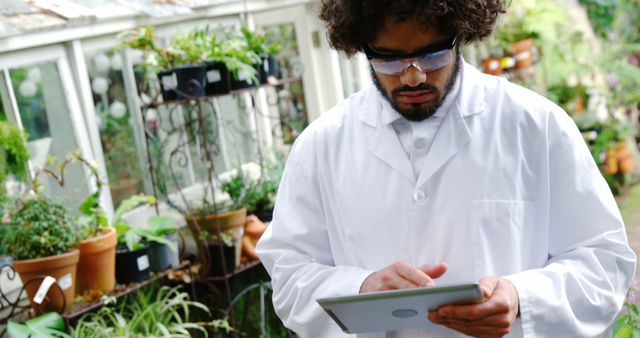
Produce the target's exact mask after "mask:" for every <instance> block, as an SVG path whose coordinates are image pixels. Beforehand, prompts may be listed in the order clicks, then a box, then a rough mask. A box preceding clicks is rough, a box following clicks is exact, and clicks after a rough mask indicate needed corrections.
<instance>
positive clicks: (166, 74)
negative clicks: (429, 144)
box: [120, 27, 205, 101]
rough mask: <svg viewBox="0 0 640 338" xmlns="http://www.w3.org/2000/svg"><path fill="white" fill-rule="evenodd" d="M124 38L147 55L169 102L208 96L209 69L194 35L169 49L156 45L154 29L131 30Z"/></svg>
mask: <svg viewBox="0 0 640 338" xmlns="http://www.w3.org/2000/svg"><path fill="white" fill-rule="evenodd" d="M120 38H121V39H122V41H123V43H124V45H125V46H128V47H130V48H134V49H139V50H142V51H143V52H145V53H146V55H147V61H146V66H147V68H149V69H151V70H153V72H154V73H157V75H158V79H159V80H160V90H161V92H162V97H163V99H164V100H165V101H173V100H178V99H189V98H194V97H201V96H204V95H205V67H204V65H203V64H202V59H201V58H200V56H201V55H200V54H199V49H198V48H197V46H194V45H193V41H192V39H191V37H190V36H188V35H187V36H181V37H177V38H175V39H174V41H173V43H172V44H171V45H170V46H169V47H167V48H160V47H159V46H158V45H157V44H156V37H155V34H154V32H153V28H152V27H144V28H138V29H135V30H132V31H127V32H125V33H123V34H121V35H120Z"/></svg>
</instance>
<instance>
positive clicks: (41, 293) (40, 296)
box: [33, 276, 56, 304]
mask: <svg viewBox="0 0 640 338" xmlns="http://www.w3.org/2000/svg"><path fill="white" fill-rule="evenodd" d="M55 282H56V279H55V278H53V277H51V276H47V277H45V278H44V280H43V281H42V283H41V284H40V287H39V288H38V292H36V295H35V296H34V297H33V302H34V303H36V304H42V301H43V300H44V297H45V296H46V295H47V292H49V288H51V285H53V283H55Z"/></svg>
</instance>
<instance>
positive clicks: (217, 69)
mask: <svg viewBox="0 0 640 338" xmlns="http://www.w3.org/2000/svg"><path fill="white" fill-rule="evenodd" d="M206 67H207V86H206V89H205V91H206V94H207V95H219V94H227V93H229V92H230V91H231V81H230V80H231V79H230V77H231V75H230V74H229V70H228V69H227V66H226V65H225V64H224V62H220V61H214V62H210V63H207V66H206Z"/></svg>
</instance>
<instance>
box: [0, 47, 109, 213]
mask: <svg viewBox="0 0 640 338" xmlns="http://www.w3.org/2000/svg"><path fill="white" fill-rule="evenodd" d="M44 62H55V64H56V68H57V70H58V73H59V76H60V84H61V86H62V91H63V93H64V96H65V102H66V104H67V108H68V109H69V118H70V120H71V124H72V125H73V128H72V130H73V132H74V135H73V137H74V138H75V141H76V143H77V144H78V148H79V150H80V152H81V154H82V156H83V157H85V158H87V159H89V160H95V158H96V157H95V154H94V153H93V151H92V147H91V140H90V136H89V134H88V133H87V124H86V123H85V119H84V117H83V115H82V109H81V106H80V102H79V101H78V99H77V98H78V93H77V91H76V88H75V86H74V79H73V76H72V73H71V67H70V65H69V62H68V58H67V52H66V50H65V48H64V46H63V45H61V44H56V45H48V46H43V47H38V48H32V49H28V50H20V51H16V52H12V53H6V54H0V65H2V68H1V69H0V71H1V72H2V77H3V81H2V82H1V83H0V92H1V93H2V99H3V101H5V100H7V99H8V100H9V102H10V104H9V108H10V109H8V111H5V113H6V114H7V118H8V119H9V121H12V122H13V123H15V124H16V125H17V126H18V128H20V130H24V128H23V125H22V123H21V121H22V120H21V118H20V114H19V111H18V106H17V103H16V98H15V93H14V92H13V86H12V85H11V83H10V77H9V70H10V69H12V68H21V67H29V66H32V65H34V64H38V63H44ZM29 162H30V170H31V172H32V174H33V169H34V168H32V164H31V160H30V161H29ZM83 172H84V174H85V177H86V178H87V179H86V182H87V185H88V191H89V192H90V193H91V192H95V191H96V187H95V182H94V178H93V177H91V175H90V170H89V169H88V168H85V169H84V170H83ZM105 190H106V189H105ZM107 194H108V200H107V199H106V196H105V195H104V194H103V195H102V196H101V203H108V204H103V205H110V203H111V196H110V193H108V192H107Z"/></svg>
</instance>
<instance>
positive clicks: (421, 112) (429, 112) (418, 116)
mask: <svg viewBox="0 0 640 338" xmlns="http://www.w3.org/2000/svg"><path fill="white" fill-rule="evenodd" d="M456 54H457V56H456V59H455V61H454V66H453V72H451V75H450V76H449V78H448V79H447V84H446V86H445V88H444V92H443V93H440V90H439V89H438V88H437V87H436V86H434V85H432V84H428V83H424V82H423V83H421V84H419V85H418V86H416V87H410V86H406V85H405V86H402V87H399V88H395V89H393V90H392V91H391V95H392V96H393V97H397V96H398V93H400V92H412V91H419V90H428V91H432V92H434V93H438V101H437V102H436V103H435V104H434V105H430V106H422V105H421V104H414V105H412V108H409V109H402V108H400V107H399V106H398V105H397V104H396V103H395V102H394V100H393V99H392V98H391V97H389V94H388V93H387V91H386V90H385V89H384V88H383V87H382V83H380V79H378V75H377V74H376V73H375V71H374V70H373V67H371V64H369V70H370V71H371V78H372V79H373V83H374V84H375V85H376V88H378V90H379V91H380V93H382V96H384V98H385V99H386V100H387V101H388V102H389V104H391V107H393V109H395V110H396V111H397V112H398V113H400V115H402V117H404V118H405V119H407V120H409V121H414V122H420V121H423V120H426V119H428V118H429V117H431V116H433V114H435V113H436V111H438V108H440V106H442V103H443V102H444V100H445V99H446V98H447V95H449V92H451V89H452V88H453V85H454V84H455V82H456V78H457V77H458V73H460V65H461V63H462V58H461V57H460V54H459V53H456Z"/></svg>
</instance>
